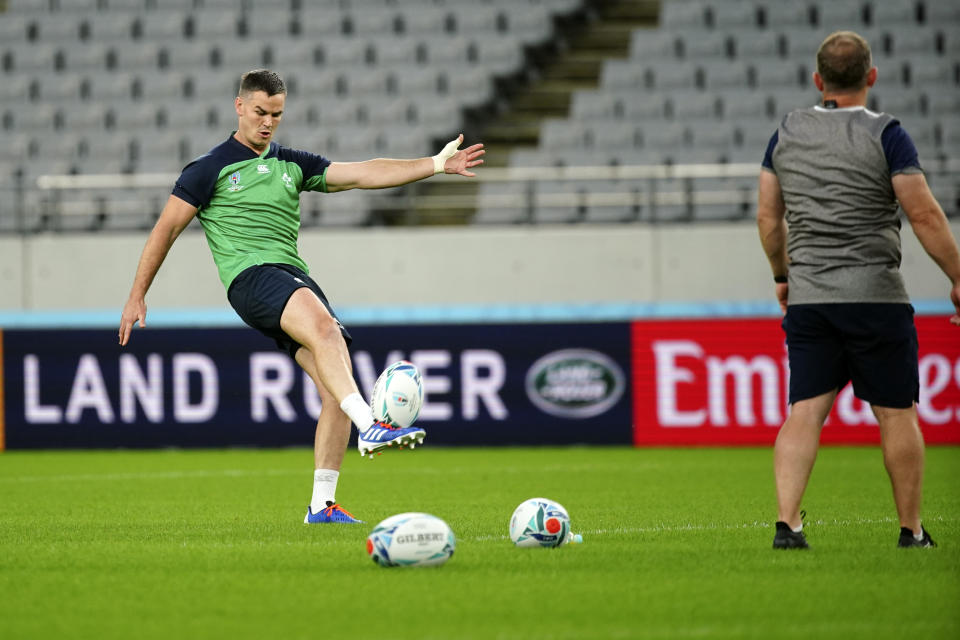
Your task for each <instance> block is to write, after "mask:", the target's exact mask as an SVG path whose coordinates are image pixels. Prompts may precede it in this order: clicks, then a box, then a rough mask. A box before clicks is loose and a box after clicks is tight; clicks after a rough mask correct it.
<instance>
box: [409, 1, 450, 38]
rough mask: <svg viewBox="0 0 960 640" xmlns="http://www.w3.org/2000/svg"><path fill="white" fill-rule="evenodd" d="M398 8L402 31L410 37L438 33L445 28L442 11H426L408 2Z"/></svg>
mask: <svg viewBox="0 0 960 640" xmlns="http://www.w3.org/2000/svg"><path fill="white" fill-rule="evenodd" d="M397 8H398V10H399V14H398V20H399V24H400V25H402V29H401V33H405V34H407V35H408V37H416V36H432V35H437V34H439V33H441V32H442V31H443V29H444V16H443V14H442V13H441V12H440V11H424V10H423V8H421V7H417V6H415V5H414V6H411V5H409V4H407V3H404V4H403V5H401V6H399V7H397Z"/></svg>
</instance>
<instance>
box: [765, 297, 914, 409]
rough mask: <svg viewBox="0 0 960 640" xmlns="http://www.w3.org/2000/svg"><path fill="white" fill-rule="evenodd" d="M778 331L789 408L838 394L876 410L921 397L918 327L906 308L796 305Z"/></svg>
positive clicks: (901, 405) (904, 406)
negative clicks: (849, 387)
mask: <svg viewBox="0 0 960 640" xmlns="http://www.w3.org/2000/svg"><path fill="white" fill-rule="evenodd" d="M782 327H783V330H784V332H785V333H786V334H787V352H788V355H789V358H790V404H793V403H794V402H798V401H800V400H806V399H808V398H813V397H815V396H819V395H821V394H824V393H827V392H828V391H833V390H840V389H842V388H843V387H844V386H845V385H846V384H847V382H853V393H854V395H855V396H856V397H858V398H860V399H861V400H863V401H865V402H868V403H870V404H871V405H876V406H879V407H890V408H894V409H907V408H909V407H912V406H913V404H914V403H915V402H918V401H919V398H920V375H919V370H918V355H917V349H918V347H917V329H916V327H915V326H914V324H913V307H912V306H911V305H909V304H882V303H849V304H847V303H840V304H797V305H789V306H788V307H787V314H786V316H785V317H784V319H783V323H782Z"/></svg>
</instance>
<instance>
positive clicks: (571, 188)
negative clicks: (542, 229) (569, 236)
mask: <svg viewBox="0 0 960 640" xmlns="http://www.w3.org/2000/svg"><path fill="white" fill-rule="evenodd" d="M584 191H585V190H584V189H583V188H582V187H580V186H578V185H577V184H575V183H571V182H568V181H538V182H537V183H536V185H535V186H534V192H533V205H534V206H533V220H534V221H535V222H537V223H539V224H563V223H571V222H577V221H579V220H581V219H582V218H583V217H584V215H585V214H586V211H585V194H584Z"/></svg>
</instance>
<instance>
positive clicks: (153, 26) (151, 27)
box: [133, 11, 187, 42]
mask: <svg viewBox="0 0 960 640" xmlns="http://www.w3.org/2000/svg"><path fill="white" fill-rule="evenodd" d="M186 22H187V16H186V15H185V14H183V13H180V12H178V11H162V12H160V11H158V12H154V13H146V14H143V15H141V16H139V17H138V18H137V20H136V22H135V23H134V24H133V30H134V33H139V34H140V38H143V39H144V40H154V41H160V42H167V41H170V40H173V41H179V40H182V39H183V38H184V36H185V33H186Z"/></svg>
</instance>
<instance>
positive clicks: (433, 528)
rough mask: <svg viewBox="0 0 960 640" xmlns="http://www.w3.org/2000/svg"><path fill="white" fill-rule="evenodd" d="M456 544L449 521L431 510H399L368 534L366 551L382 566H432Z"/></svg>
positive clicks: (447, 556) (451, 552) (442, 561)
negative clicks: (405, 511) (430, 511)
mask: <svg viewBox="0 0 960 640" xmlns="http://www.w3.org/2000/svg"><path fill="white" fill-rule="evenodd" d="M456 547H457V541H456V539H455V538H454V536H453V531H451V530H450V527H449V526H447V523H446V522H444V521H443V520H441V519H440V518H438V517H436V516H432V515H430V514H429V513H398V514H397V515H395V516H390V517H389V518H387V519H386V520H384V521H383V522H381V523H380V524H378V525H377V526H376V527H374V528H373V531H371V532H370V535H369V536H367V554H368V555H369V556H370V558H371V559H372V560H373V561H374V562H375V563H377V564H378V565H380V566H381V567H432V566H439V565H441V564H443V563H445V562H446V561H447V560H449V559H450V556H452V555H453V552H454V550H455V549H456Z"/></svg>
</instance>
